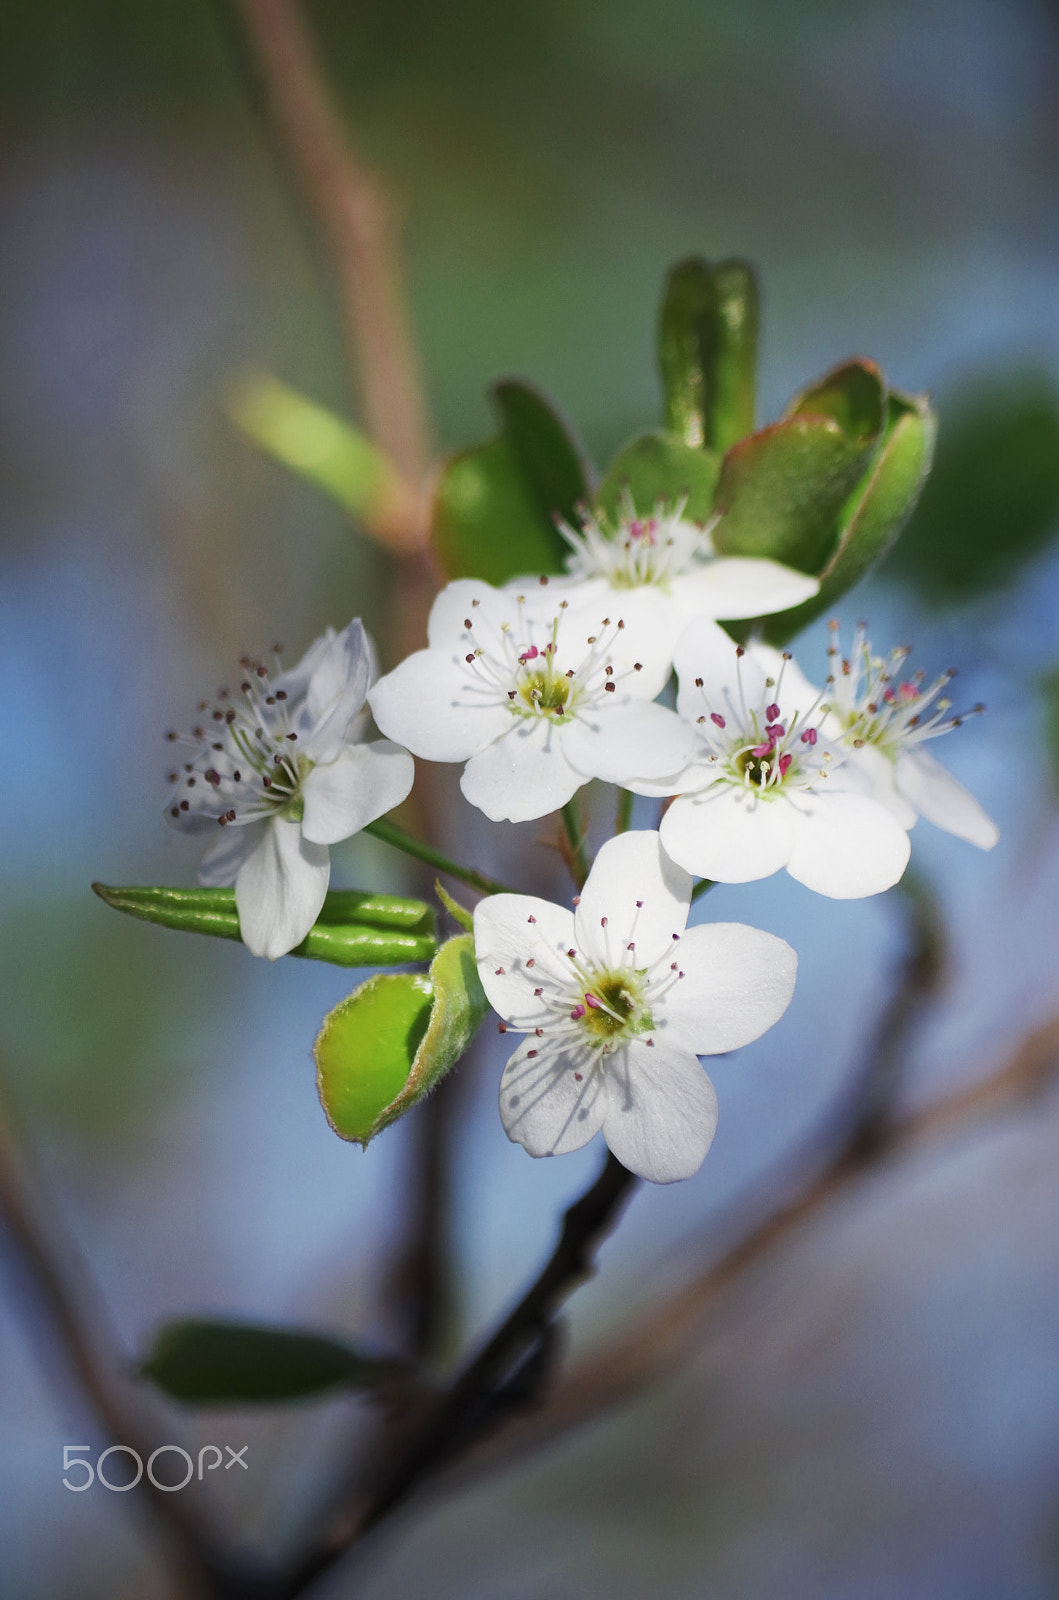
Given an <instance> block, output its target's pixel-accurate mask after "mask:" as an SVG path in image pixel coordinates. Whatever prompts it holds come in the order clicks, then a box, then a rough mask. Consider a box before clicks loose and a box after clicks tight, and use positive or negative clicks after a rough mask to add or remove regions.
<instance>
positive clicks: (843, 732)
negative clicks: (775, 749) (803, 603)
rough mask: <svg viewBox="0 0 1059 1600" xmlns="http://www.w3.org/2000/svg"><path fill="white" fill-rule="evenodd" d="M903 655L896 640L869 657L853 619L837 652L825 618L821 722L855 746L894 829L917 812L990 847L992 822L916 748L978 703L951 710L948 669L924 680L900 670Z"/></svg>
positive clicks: (834, 627)
mask: <svg viewBox="0 0 1059 1600" xmlns="http://www.w3.org/2000/svg"><path fill="white" fill-rule="evenodd" d="M910 653H911V652H910V651H909V650H908V649H907V648H905V647H903V646H902V647H901V648H899V649H896V650H892V651H891V652H890V654H889V656H887V657H884V656H878V655H875V654H874V653H873V651H872V647H871V644H870V642H869V640H868V636H867V629H866V628H865V626H864V624H863V623H861V624H859V625H858V627H857V629H856V632H855V634H854V638H853V648H852V649H851V651H850V653H849V655H848V656H843V655H842V652H841V650H840V648H839V644H838V624H837V623H832V624H831V645H830V647H829V649H828V656H829V658H830V675H829V677H828V680H827V688H826V691H825V693H826V695H827V699H828V702H829V704H830V706H831V717H830V719H829V726H830V728H831V729H832V730H833V731H834V733H835V735H836V736H837V737H838V738H839V739H840V740H841V742H842V744H843V745H844V746H846V747H847V748H848V749H850V750H852V751H854V752H855V753H854V756H853V760H854V762H855V763H856V764H857V765H858V766H860V767H862V768H863V770H864V771H865V772H866V773H867V774H868V775H869V777H870V779H871V780H872V783H873V786H874V792H875V794H876V795H877V797H878V798H879V799H880V800H881V801H882V802H883V803H884V804H885V805H886V806H888V807H889V809H890V810H891V811H892V812H893V814H894V816H895V817H896V818H897V820H898V821H899V822H900V823H901V825H902V827H905V828H911V827H912V825H913V823H914V822H915V820H916V816H917V814H918V815H919V816H923V817H926V818H927V820H928V822H933V823H934V824H935V825H936V826H937V827H939V828H944V829H945V831H946V832H947V833H954V834H956V835H957V836H958V837H959V838H961V839H966V840H968V841H969V843H971V844H975V845H977V846H978V847H979V849H981V850H991V849H992V848H993V846H994V845H995V844H996V842H997V839H998V838H999V837H1000V833H999V830H998V828H997V825H996V823H995V822H994V821H993V820H992V818H991V817H989V816H987V814H986V813H985V812H984V811H983V810H982V807H981V806H980V805H979V804H978V801H977V800H976V799H975V798H974V796H973V795H972V794H969V793H968V791H967V790H966V789H965V788H964V787H963V784H962V783H958V782H957V780H956V779H955V778H954V777H953V776H952V774H951V773H949V772H946V770H945V768H944V767H943V766H941V765H940V763H939V762H937V761H935V759H934V757H933V756H932V755H931V754H930V753H929V752H928V751H927V750H924V749H923V745H924V744H925V743H926V742H927V741H928V740H930V739H936V738H938V737H939V736H940V735H941V734H943V733H950V732H951V731H952V729H953V728H958V727H960V726H961V724H962V723H963V722H964V721H966V719H967V717H969V716H977V715H979V714H980V713H981V712H982V711H984V710H985V707H984V706H982V705H976V706H972V707H971V709H970V710H969V711H963V712H957V713H955V714H954V713H953V711H952V701H951V700H950V699H949V698H948V695H947V694H946V692H945V691H946V690H947V688H948V686H949V684H950V683H951V681H952V679H953V678H954V676H955V673H954V672H953V671H948V672H943V673H941V674H940V675H939V676H938V677H937V678H935V679H934V680H933V681H932V682H930V683H928V682H927V681H926V679H925V676H924V674H923V673H922V672H916V673H912V674H907V673H906V671H905V662H906V661H907V659H908V656H909V655H910Z"/></svg>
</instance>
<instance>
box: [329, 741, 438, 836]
mask: <svg viewBox="0 0 1059 1600" xmlns="http://www.w3.org/2000/svg"><path fill="white" fill-rule="evenodd" d="M414 781H415V763H414V762H413V760H412V757H411V756H410V755H409V754H408V751H407V750H402V749H401V746H400V745H398V744H393V743H391V741H390V740H389V739H377V740H376V741H375V742H374V743H373V744H357V745H353V746H352V747H351V748H349V749H347V750H343V751H342V753H341V755H339V756H338V757H337V758H336V759H335V760H334V761H332V762H330V763H329V764H328V765H327V766H326V767H314V768H313V770H312V771H311V772H310V773H309V775H308V777H307V778H306V779H305V780H304V782H303V783H302V798H303V800H304V801H305V815H304V817H303V818H302V833H303V834H304V835H305V837H306V838H307V839H309V840H311V841H312V842H313V843H314V844H337V843H338V841H339V840H340V839H348V838H349V837H350V835H351V834H354V833H359V832H360V830H361V828H363V827H365V826H366V824H367V823H369V822H374V821H375V818H376V817H381V816H382V815H383V813H384V812H386V811H392V810H393V808H394V806H398V805H400V803H401V801H402V800H403V799H404V798H405V796H406V795H407V794H408V792H409V791H410V789H411V787H412V784H413V782H414Z"/></svg>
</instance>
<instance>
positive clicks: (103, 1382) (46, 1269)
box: [0, 1092, 262, 1600]
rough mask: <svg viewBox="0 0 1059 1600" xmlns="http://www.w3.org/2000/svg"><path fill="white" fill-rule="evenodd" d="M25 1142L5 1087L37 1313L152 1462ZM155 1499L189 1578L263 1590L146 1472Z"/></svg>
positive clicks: (180, 1498) (7, 1139)
mask: <svg viewBox="0 0 1059 1600" xmlns="http://www.w3.org/2000/svg"><path fill="white" fill-rule="evenodd" d="M20 1143H21V1141H16V1138H15V1134H14V1129H13V1122H12V1118H11V1114H10V1111H9V1109H8V1107H7V1105H6V1103H5V1099H4V1097H3V1095H2V1092H0V1219H2V1223H3V1227H4V1231H5V1233H6V1235H7V1238H8V1239H9V1241H10V1243H11V1245H12V1247H13V1249H14V1251H15V1252H16V1253H17V1259H18V1262H19V1264H20V1266H21V1268H22V1270H23V1273H24V1274H25V1277H26V1279H27V1280H28V1282H29V1284H30V1286H31V1288H32V1291H33V1294H34V1296H35V1298H36V1303H37V1307H38V1309H39V1311H40V1312H41V1313H42V1315H43V1317H44V1318H45V1320H46V1321H47V1323H48V1324H49V1325H50V1328H51V1330H52V1332H53V1334H54V1335H55V1337H56V1340H57V1342H58V1344H59V1346H60V1347H61V1349H62V1351H63V1353H64V1355H65V1358H66V1361H67V1363H68V1365H69V1368H70V1369H71V1371H72V1373H73V1374H74V1376H75V1377H76V1379H77V1382H78V1384H79V1386H80V1390H81V1392H82V1394H83V1396H84V1398H85V1399H86V1400H87V1402H88V1405H89V1407H90V1409H91V1411H92V1412H93V1413H94V1416H95V1419H96V1423H97V1425H98V1427H99V1429H100V1431H101V1432H102V1433H103V1434H104V1435H105V1436H106V1437H107V1438H108V1439H109V1440H110V1441H111V1443H114V1444H124V1445H129V1446H130V1447H131V1448H132V1449H133V1450H135V1451H136V1452H137V1454H138V1455H139V1456H140V1459H141V1460H142V1461H146V1460H147V1459H148V1457H149V1456H150V1454H151V1452H152V1450H153V1449H154V1444H153V1443H152V1442H151V1440H150V1438H149V1437H148V1436H147V1434H146V1430H145V1427H144V1420H143V1419H142V1418H141V1417H140V1415H139V1414H138V1409H137V1407H136V1406H135V1405H134V1404H133V1403H132V1401H131V1397H129V1396H127V1395H126V1394H124V1393H123V1392H122V1377H121V1371H122V1368H123V1367H127V1362H126V1361H125V1360H123V1358H122V1357H121V1356H120V1355H118V1354H117V1341H116V1339H115V1337H114V1335H113V1334H112V1332H111V1331H110V1329H109V1328H107V1327H106V1326H105V1323H104V1317H103V1314H102V1311H101V1308H100V1307H99V1306H98V1304H96V1305H92V1306H89V1304H88V1303H87V1301H86V1296H85V1294H84V1292H82V1293H81V1294H76V1293H75V1292H74V1289H73V1287H72V1284H71V1282H70V1280H69V1277H68V1275H67V1273H66V1272H65V1271H64V1270H63V1269H62V1267H61V1266H60V1264H59V1260H58V1256H57V1252H56V1249H55V1247H54V1245H53V1243H52V1239H51V1229H50V1228H49V1227H47V1226H46V1225H45V1223H44V1221H43V1220H42V1211H43V1207H42V1204H41V1200H40V1195H41V1188H42V1186H41V1184H40V1182H39V1180H36V1179H35V1178H31V1175H30V1172H29V1168H28V1161H27V1158H26V1156H25V1153H24V1150H23V1149H21V1148H20ZM133 1493H134V1496H135V1497H136V1498H137V1499H139V1498H140V1496H141V1495H142V1496H143V1497H145V1498H146V1499H147V1500H148V1501H149V1502H150V1505H151V1508H152V1510H153V1511H154V1513H155V1514H156V1516H157V1517H158V1518H159V1520H160V1521H161V1522H162V1523H163V1524H164V1525H165V1526H166V1527H167V1528H168V1530H169V1533H170V1535H171V1536H173V1540H174V1544H175V1546H176V1549H177V1552H178V1554H179V1557H180V1559H181V1562H182V1564H183V1566H184V1569H185V1573H186V1576H187V1578H188V1579H189V1580H190V1581H191V1583H192V1584H193V1585H194V1588H195V1590H196V1592H199V1593H201V1594H203V1595H208V1596H211V1597H213V1600H250V1597H251V1596H254V1595H257V1594H258V1593H259V1592H260V1580H261V1576H262V1574H261V1572H260V1571H259V1569H258V1568H257V1566H256V1564H254V1563H252V1562H251V1561H249V1560H244V1559H243V1557H242V1556H239V1555H236V1554H235V1553H233V1552H230V1551H227V1550H225V1549H224V1548H223V1547H222V1545H221V1544H220V1542H219V1541H218V1539H217V1537H216V1535H215V1534H214V1532H213V1530H212V1529H211V1528H209V1527H208V1526H207V1525H206V1524H205V1522H204V1521H203V1519H202V1518H201V1517H200V1516H199V1515H197V1513H196V1511H195V1509H194V1508H193V1507H192V1505H191V1503H190V1502H189V1501H188V1500H187V1499H186V1497H185V1496H184V1495H180V1494H173V1493H170V1492H166V1491H165V1490H160V1489H158V1488H156V1487H155V1485H154V1484H152V1483H151V1482H150V1480H149V1478H148V1477H146V1476H145V1477H144V1478H143V1479H141V1483H140V1485H139V1486H138V1487H137V1489H136V1490H134V1491H133Z"/></svg>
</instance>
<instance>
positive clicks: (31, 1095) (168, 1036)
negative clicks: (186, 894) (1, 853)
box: [0, 892, 237, 1145]
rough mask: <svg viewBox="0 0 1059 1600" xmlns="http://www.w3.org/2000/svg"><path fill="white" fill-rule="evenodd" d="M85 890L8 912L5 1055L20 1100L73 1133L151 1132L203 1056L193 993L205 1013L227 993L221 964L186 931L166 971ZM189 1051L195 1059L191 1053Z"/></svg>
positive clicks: (3, 956) (135, 933)
mask: <svg viewBox="0 0 1059 1600" xmlns="http://www.w3.org/2000/svg"><path fill="white" fill-rule="evenodd" d="M86 900H87V896H85V895H84V893H83V892H81V893H80V894H79V895H77V896H76V897H75V898H73V899H70V900H67V899H65V898H56V899H49V898H46V897H42V898H41V899H34V900H33V901H24V902H19V901H17V900H15V899H14V898H13V896H9V897H8V899H7V900H6V902H5V906H4V915H3V918H2V919H0V972H2V973H3V979H4V983H3V1006H2V1007H0V1053H2V1054H3V1058H4V1068H5V1075H6V1077H7V1081H8V1085H9V1087H10V1089H11V1092H12V1096H13V1099H14V1100H15V1102H16V1104H17V1105H18V1107H19V1108H20V1109H21V1110H22V1111H23V1113H24V1114H25V1115H26V1116H27V1117H29V1118H31V1119H32V1120H33V1121H35V1122H40V1121H42V1120H43V1119H51V1120H55V1121H57V1122H60V1123H63V1124H65V1125H66V1126H67V1128H68V1129H69V1131H70V1133H71V1134H72V1136H73V1137H74V1139H75V1140H92V1139H93V1138H95V1139H97V1140H98V1139H99V1138H100V1137H101V1136H105V1137H107V1138H109V1137H111V1136H115V1137H121V1136H122V1135H123V1134H124V1133H126V1132H128V1133H129V1134H130V1135H131V1137H132V1139H133V1140H135V1141H136V1142H137V1144H138V1145H142V1142H143V1129H144V1125H145V1117H147V1118H148V1119H149V1117H150V1116H151V1115H152V1114H153V1112H152V1109H151V1108H154V1107H157V1106H159V1105H164V1104H166V1103H170V1102H172V1101H173V1100H175V1099H177V1098H179V1097H181V1096H183V1095H186V1094H187V1093H188V1092H189V1091H190V1090H191V1089H192V1087H193V1085H194V1083H195V1079H196V1073H197V1069H198V1064H199V1061H200V1054H199V1052H198V1046H197V1044H192V1045H191V1046H188V1044H187V1040H188V1037H189V1031H188V1019H187V1012H188V1004H187V996H188V994H194V995H195V1001H194V1005H193V1007H192V1009H193V1011H194V1012H195V1015H196V1016H197V1017H200V1018H201V1017H208V1016H209V1015H211V1012H212V1007H213V1006H214V1005H219V1004H221V1003H223V1004H224V1006H225V1012H226V1013H230V1011H231V1008H232V1006H233V1005H235V1004H236V1003H237V1002H236V995H235V993H234V992H233V990H232V984H231V981H230V975H229V981H228V982H227V984H226V985H225V987H226V993H225V994H224V995H223V996H222V994H221V993H220V990H221V986H222V984H223V983H224V975H223V973H222V972H221V970H220V965H219V964H217V963H216V962H214V963H213V964H212V965H211V964H210V963H209V962H208V961H206V960H204V959H203V957H204V956H205V955H206V953H207V947H206V946H205V944H204V943H203V942H202V941H195V940H178V941H176V943H177V945H178V946H179V948H178V949H176V950H174V951H173V958H172V960H171V961H170V962H169V963H167V964H166V967H165V978H166V981H165V982H162V981H161V974H160V971H159V963H158V961H157V952H154V953H152V952H151V950H150V949H149V948H148V946H149V942H150V941H148V940H146V939H144V937H143V931H142V929H140V928H137V927H136V926H135V925H134V924H133V923H131V922H129V921H127V920H126V919H125V918H123V917H122V918H119V917H106V918H100V917H99V915H98V913H97V912H96V910H95V908H94V907H93V906H91V905H90V904H89V905H86ZM186 1050H190V1059H189V1058H188V1056H186V1055H185V1054H184V1053H183V1052H184V1051H186Z"/></svg>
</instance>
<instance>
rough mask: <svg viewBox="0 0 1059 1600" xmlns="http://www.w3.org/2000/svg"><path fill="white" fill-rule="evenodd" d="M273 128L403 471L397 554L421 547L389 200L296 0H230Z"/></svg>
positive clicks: (372, 407) (402, 310) (390, 536)
mask: <svg viewBox="0 0 1059 1600" xmlns="http://www.w3.org/2000/svg"><path fill="white" fill-rule="evenodd" d="M233 3H234V5H235V8H236V11H237V13H238V15H239V16H240V18H241V19H242V24H243V28H244V30H245V34H246V37H247V39H248V40H249V42H250V45H251V48H252V51H253V57H254V61H255V63H256V67H257V70H258V72H259V74H260V78H261V81H262V83H263V86H264V89H265V101H266V106H267V109H268V113H269V116H270V120H271V124H272V126H273V128H274V129H275V132H276V134H277V136H278V139H279V142H280V145H281V148H282V150H283V152H284V154H285V156H286V159H287V161H288V163H289V166H290V168H291V170H292V172H293V174H294V176H295V178H296V180H297V182H298V185H299V187H300V190H301V193H302V195H303V197H304V199H305V201H306V203H307V205H308V208H309V210H310V212H311V214H312V216H313V218H314V220H315V222H316V224H317V227H318V228H319V230H320V232H321V234H322V236H323V239H324V241H325V243H326V245H327V248H328V251H329V254H330V257H331V260H332V263H333V266H334V270H335V274H336V276H337V279H338V286H339V292H340V295H341V301H342V312H343V318H344V322H345V327H346V340H347V345H348V348H349V353H350V362H351V366H352V368H353V370H354V372H355V373H356V374H357V375H358V376H359V381H360V389H361V393H362V396H363V401H364V410H365V416H366V421H367V429H368V432H369V433H370V434H371V436H372V438H373V439H374V441H375V443H376V444H377V445H378V446H379V447H380V448H381V449H382V450H383V451H384V452H385V453H386V455H387V456H388V457H389V458H390V460H391V461H392V462H393V464H394V466H395V468H396V469H397V478H396V479H395V489H394V496H393V505H392V507H391V508H389V515H388V517H387V519H386V525H385V528H384V529H383V530H379V531H382V532H385V534H386V536H387V537H386V542H387V543H388V544H389V545H390V547H391V548H392V549H393V550H395V551H398V552H400V551H409V550H414V549H417V548H421V547H422V546H423V544H424V542H425V521H426V518H425V505H424V486H425V482H426V477H427V472H428V470H429V466H430V459H431V445H430V428H429V423H428V420H427V408H426V402H425V398H424V393H423V385H422V380H421V377H420V371H419V362H418V360H417V357H416V352H415V347H414V343H413V340H412V334H411V329H410V325H409V316H408V310H407V305H406V301H405V296H404V291H403V282H404V272H403V264H402V259H401V247H400V224H401V219H400V215H399V211H398V208H397V206H396V204H395V202H394V200H393V197H392V196H391V195H390V194H389V193H388V192H387V190H386V188H385V186H384V185H383V184H382V183H381V182H380V181H379V179H378V178H377V177H376V175H375V174H374V173H373V172H372V171H371V170H370V168H369V167H368V166H367V165H366V164H365V163H364V162H363V161H362V160H361V159H360V157H359V156H358V155H357V154H356V152H355V151H354V150H353V149H352V148H351V146H350V144H349V142H348V141H347V139H346V136H345V132H344V130H343V127H342V120H341V117H340V116H339V114H338V112H337V110H336V108H335V106H334V104H333V102H332V99H331V96H330V94H329V92H328V89H327V86H326V82H325V79H324V77H323V74H322V72H321V70H320V67H319V64H318V62H317V60H316V56H315V51H314V47H313V41H312V39H311V37H310V34H309V30H308V28H307V27H306V25H305V22H304V20H303V18H302V16H301V13H300V11H299V9H298V6H297V5H296V4H295V3H294V0H233Z"/></svg>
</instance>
